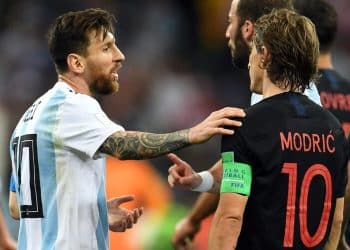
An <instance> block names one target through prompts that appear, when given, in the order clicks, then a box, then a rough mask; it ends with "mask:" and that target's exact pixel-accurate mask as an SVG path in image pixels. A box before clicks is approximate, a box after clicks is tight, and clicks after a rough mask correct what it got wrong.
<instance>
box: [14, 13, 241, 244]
mask: <svg viewBox="0 0 350 250" xmlns="http://www.w3.org/2000/svg"><path fill="white" fill-rule="evenodd" d="M113 20H114V17H113V16H112V15H111V14H110V13H108V12H107V11H104V10H101V9H87V10H83V11H77V12H69V13H65V14H63V15H61V16H59V17H58V18H57V19H56V20H55V21H54V23H53V25H52V26H51V28H50V30H49V33H48V43H49V48H50V53H51V56H52V59H53V61H54V63H55V66H56V71H57V74H58V82H57V83H56V84H55V85H54V86H53V88H51V89H50V90H49V91H48V92H47V93H45V94H44V95H43V96H41V97H39V98H38V99H37V100H36V101H35V102H34V103H33V105H32V106H31V107H30V108H29V109H28V110H27V111H26V112H25V113H24V115H23V116H22V118H21V119H20V121H19V122H18V124H17V126H16V128H15V130H14V132H13V134H12V137H11V141H10V154H11V160H12V171H13V173H14V174H13V175H14V182H15V184H16V194H17V200H18V208H19V214H20V229H19V238H18V249H19V250H22V249H26V250H32V249H45V250H46V249H47V250H49V249H99V250H101V249H109V242H108V227H109V229H110V230H112V231H124V230H126V229H127V228H130V227H132V226H133V224H134V223H136V221H137V219H138V218H139V216H140V215H141V213H142V209H139V208H136V209H135V210H132V211H127V210H122V211H121V209H120V208H119V205H120V202H121V201H125V200H130V197H128V196H127V197H120V198H116V199H113V200H109V201H108V202H106V196H105V178H104V173H105V155H106V154H108V155H111V156H113V157H116V158H119V159H123V160H126V159H143V158H151V157H156V156H159V155H162V154H166V153H169V152H171V151H174V150H177V149H179V148H183V147H185V146H188V145H190V144H196V143H202V142H205V141H207V140H208V139H210V138H211V137H212V136H214V135H217V134H232V133H233V128H232V126H240V125H241V123H240V122H237V121H234V120H232V119H230V118H232V117H236V116H237V117H242V116H244V112H243V111H242V110H241V109H236V108H224V109H221V110H219V111H216V112H213V113H212V114H211V115H210V116H209V117H208V118H207V119H205V120H204V121H203V122H201V123H199V124H198V125H196V126H194V127H192V128H190V129H185V130H181V131H176V132H173V133H166V134H153V133H145V132H137V131H125V130H124V128H123V127H122V126H120V125H117V124H115V123H113V122H112V121H111V120H110V119H109V118H108V117H107V116H106V114H105V113H104V112H103V110H102V109H101V107H100V105H99V103H98V102H97V101H96V99H95V97H97V96H103V95H107V94H111V93H113V92H116V91H117V90H118V87H119V83H118V73H117V72H118V70H119V69H120V68H121V66H122V62H123V61H124V60H125V57H124V55H123V53H122V52H121V51H120V50H119V48H118V47H117V46H116V39H115V37H114V29H113ZM224 126H225V128H224ZM227 126H229V127H230V128H228V127H227Z"/></svg>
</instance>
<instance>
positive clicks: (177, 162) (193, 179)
mask: <svg viewBox="0 0 350 250" xmlns="http://www.w3.org/2000/svg"><path fill="white" fill-rule="evenodd" d="M167 157H168V158H169V160H171V161H172V162H173V163H174V165H172V166H171V167H170V168H169V170H168V172H169V175H168V182H169V185H170V187H172V188H173V187H182V188H185V189H193V188H195V187H198V186H199V185H200V184H201V183H202V177H201V176H200V175H199V174H197V173H196V172H195V171H193V169H192V167H191V166H190V165H189V164H188V163H187V162H185V161H183V160H181V159H180V158H179V157H178V156H177V155H176V154H168V155H167Z"/></svg>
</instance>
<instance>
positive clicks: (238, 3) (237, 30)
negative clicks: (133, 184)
mask: <svg viewBox="0 0 350 250" xmlns="http://www.w3.org/2000/svg"><path fill="white" fill-rule="evenodd" d="M278 8H288V9H292V8H293V6H292V0H260V1H256V0H232V2H231V8H230V11H229V14H228V27H227V30H226V38H228V39H229V42H228V46H229V48H230V51H231V55H232V61H233V64H234V65H235V66H237V67H239V68H243V69H246V68H247V65H248V57H249V53H250V46H251V42H252V39H253V32H254V23H255V21H256V20H257V19H258V18H259V17H261V16H262V15H264V14H268V13H270V12H271V11H272V10H273V9H278ZM313 91H316V93H313V92H311V96H312V97H316V98H315V99H314V101H315V102H319V95H318V93H317V90H316V89H315V88H313ZM309 94H310V92H309ZM171 160H172V161H174V163H175V164H176V163H178V164H179V162H183V161H182V160H181V159H179V158H178V157H177V156H175V155H173V156H172V157H171ZM221 168H222V163H221V159H220V160H219V161H217V162H216V163H215V164H214V166H213V167H212V168H211V170H212V171H216V170H219V171H221ZM218 200H219V196H218V195H216V194H210V193H203V194H201V195H200V196H199V198H198V199H197V201H196V202H195V204H194V206H193V208H192V210H191V211H190V213H189V214H188V216H187V217H185V218H184V219H182V220H181V221H180V222H179V223H178V224H177V226H176V228H175V233H174V236H173V245H174V247H175V248H176V249H179V250H181V249H186V248H187V247H189V244H188V242H189V239H192V238H193V237H194V236H195V234H196V233H197V232H198V231H199V228H200V224H201V222H202V220H203V219H205V218H206V217H208V216H209V215H211V214H212V213H213V212H214V211H215V209H216V207H217V204H218Z"/></svg>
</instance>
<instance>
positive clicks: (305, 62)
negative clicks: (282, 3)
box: [254, 9, 319, 91]
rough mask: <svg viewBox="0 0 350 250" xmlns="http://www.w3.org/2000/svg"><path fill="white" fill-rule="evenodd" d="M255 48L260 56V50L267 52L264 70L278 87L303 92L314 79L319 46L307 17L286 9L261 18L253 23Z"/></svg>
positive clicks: (313, 27) (312, 26) (312, 25)
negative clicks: (263, 47) (267, 59)
mask: <svg viewBox="0 0 350 250" xmlns="http://www.w3.org/2000/svg"><path fill="white" fill-rule="evenodd" d="M254 46H256V48H257V51H258V52H259V53H261V51H262V46H265V47H266V48H267V50H268V51H269V53H270V54H269V56H270V57H269V62H268V64H267V66H266V70H267V74H268V76H269V78H270V80H271V81H272V82H273V83H275V84H276V85H277V86H279V87H281V88H284V89H289V88H290V89H291V90H293V91H299V90H300V91H304V90H305V88H308V86H309V83H310V81H311V80H313V79H314V78H315V77H316V74H317V60H318V56H319V42H318V39H317V35H316V31H315V26H314V24H313V23H312V22H311V21H310V19H308V18H307V17H304V16H301V15H299V14H297V13H296V12H294V11H292V10H287V9H279V10H274V11H273V12H271V13H270V14H267V15H264V16H262V17H261V18H259V19H258V20H257V21H256V23H255V31H254Z"/></svg>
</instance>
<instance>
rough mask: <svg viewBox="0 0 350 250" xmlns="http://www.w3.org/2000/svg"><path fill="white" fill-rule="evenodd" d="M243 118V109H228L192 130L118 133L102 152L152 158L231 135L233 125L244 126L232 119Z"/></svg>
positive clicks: (111, 137) (214, 114)
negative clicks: (220, 136) (215, 136)
mask: <svg viewBox="0 0 350 250" xmlns="http://www.w3.org/2000/svg"><path fill="white" fill-rule="evenodd" d="M244 116H245V114H244V111H243V110H242V109H238V108H229V107H226V108H223V109H220V110H218V111H214V112H212V113H211V114H210V115H209V116H208V117H207V118H206V119H205V120H204V121H202V122H201V123H199V124H198V125H196V126H194V127H192V128H190V129H186V130H180V131H176V132H173V133H167V134H153V133H146V132H137V131H125V132H116V133H114V134H112V135H111V136H109V137H108V138H107V139H106V141H105V142H104V143H103V144H102V146H101V147H100V150H99V151H100V152H102V153H106V154H109V155H112V156H115V157H117V158H119V159H122V160H128V159H146V158H153V157H156V156H159V155H163V154H167V153H170V152H173V151H175V150H177V149H180V148H183V147H185V146H188V145H189V144H196V143H203V142H205V141H207V140H209V139H210V138H211V137H212V136H214V135H219V134H221V135H231V134H233V128H232V126H241V125H242V123H241V122H240V121H235V120H231V119H230V118H232V117H244ZM225 127H226V128H225ZM227 127H230V129H228V128H227Z"/></svg>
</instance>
